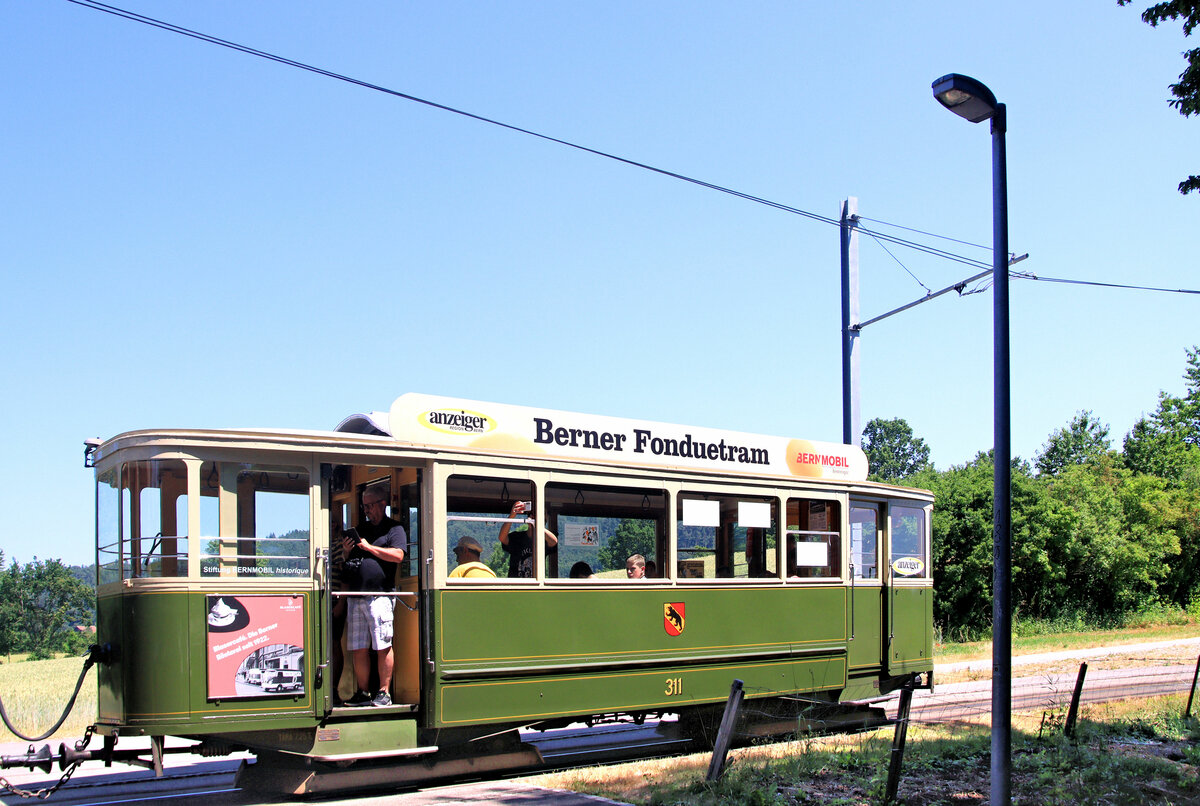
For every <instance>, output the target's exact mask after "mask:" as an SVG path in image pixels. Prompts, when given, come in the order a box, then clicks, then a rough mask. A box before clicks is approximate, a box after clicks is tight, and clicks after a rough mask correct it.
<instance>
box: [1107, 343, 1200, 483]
mask: <svg viewBox="0 0 1200 806" xmlns="http://www.w3.org/2000/svg"><path fill="white" fill-rule="evenodd" d="M1185 352H1186V355H1187V361H1186V363H1187V367H1186V368H1185V370H1184V373H1183V377H1184V382H1185V385H1186V389H1185V391H1184V394H1183V396H1182V397H1176V396H1174V395H1169V394H1167V393H1166V392H1159V395H1158V409H1157V410H1156V411H1155V412H1154V413H1153V414H1151V415H1150V416H1149V417H1143V418H1141V419H1140V420H1138V421H1137V422H1136V423H1134V424H1133V428H1131V429H1130V431H1129V433H1128V434H1126V435H1125V444H1124V459H1125V465H1126V467H1128V468H1129V469H1131V470H1133V471H1134V472H1135V473H1146V474H1150V475H1154V476H1161V477H1162V478H1165V479H1170V480H1173V481H1178V480H1180V479H1182V478H1184V477H1185V476H1186V475H1187V473H1189V472H1192V471H1194V470H1195V469H1196V468H1200V347H1192V348H1191V349H1189V350H1186V351H1185Z"/></svg>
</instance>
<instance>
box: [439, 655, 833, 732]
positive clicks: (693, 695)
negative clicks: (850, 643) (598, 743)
mask: <svg viewBox="0 0 1200 806" xmlns="http://www.w3.org/2000/svg"><path fill="white" fill-rule="evenodd" d="M735 679H739V680H742V681H743V683H744V685H745V692H746V694H747V696H749V697H771V696H778V695H780V694H788V693H793V692H813V691H827V690H831V689H841V688H842V687H843V686H844V685H845V683H846V659H845V657H843V656H838V657H835V658H814V659H808V660H794V661H779V662H757V663H738V662H735V661H731V662H729V663H721V664H711V665H703V666H660V667H658V668H656V669H654V670H653V671H640V672H613V673H598V674H555V675H553V676H539V677H533V678H526V679H518V680H486V681H479V682H473V683H460V684H449V685H443V686H441V690H440V692H439V700H438V702H439V704H440V712H439V719H438V723H439V725H464V724H472V723H488V722H513V721H525V720H532V719H553V718H558V717H564V716H570V715H581V714H594V713H613V712H616V711H654V710H667V711H671V710H676V709H679V708H686V707H689V706H695V705H704V704H709V703H715V702H723V701H725V700H726V699H727V698H728V697H729V686H730V684H731V683H732V682H733V681H734V680H735Z"/></svg>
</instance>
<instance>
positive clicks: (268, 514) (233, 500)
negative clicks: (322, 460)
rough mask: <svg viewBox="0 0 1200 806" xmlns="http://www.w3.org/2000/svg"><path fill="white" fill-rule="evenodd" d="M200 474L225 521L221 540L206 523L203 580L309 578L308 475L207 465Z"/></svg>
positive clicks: (239, 465)
mask: <svg viewBox="0 0 1200 806" xmlns="http://www.w3.org/2000/svg"><path fill="white" fill-rule="evenodd" d="M200 475H201V482H200V487H201V492H202V495H206V496H209V495H213V494H214V493H215V494H216V496H217V500H218V506H217V513H218V514H217V517H218V521H219V529H218V534H217V535H216V536H215V537H214V536H213V535H212V533H211V532H209V531H208V530H207V524H206V528H205V537H204V542H203V545H202V551H201V554H200V574H201V576H206V577H208V576H237V577H306V576H308V573H309V555H310V549H309V535H310V533H311V527H310V524H309V518H310V508H309V481H308V471H306V470H303V469H301V468H292V467H276V466H270V465H255V464H245V463H235V462H217V463H212V462H206V463H205V464H204V465H203V467H202V468H201V472H200ZM214 488H215V489H214Z"/></svg>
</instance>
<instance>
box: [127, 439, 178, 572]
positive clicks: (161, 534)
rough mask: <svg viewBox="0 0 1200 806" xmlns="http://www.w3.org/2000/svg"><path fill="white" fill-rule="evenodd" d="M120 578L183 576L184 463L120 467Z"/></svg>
mask: <svg viewBox="0 0 1200 806" xmlns="http://www.w3.org/2000/svg"><path fill="white" fill-rule="evenodd" d="M120 506H121V542H120V550H121V558H120V573H121V577H122V578H123V579H137V578H140V577H176V576H187V568H188V565H187V558H188V549H187V523H188V521H187V466H186V465H184V463H183V462H182V461H180V460H178V459H154V460H148V461H141V462H126V463H125V464H123V465H121V504H120Z"/></svg>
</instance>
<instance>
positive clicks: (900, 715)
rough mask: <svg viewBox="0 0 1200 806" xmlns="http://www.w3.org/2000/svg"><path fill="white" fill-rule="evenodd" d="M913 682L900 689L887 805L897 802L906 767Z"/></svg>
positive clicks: (884, 798) (890, 763)
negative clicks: (902, 775)
mask: <svg viewBox="0 0 1200 806" xmlns="http://www.w3.org/2000/svg"><path fill="white" fill-rule="evenodd" d="M912 696H913V681H912V680H909V681H908V682H907V683H905V684H904V688H902V689H900V707H899V708H897V709H896V732H895V734H893V735H892V752H891V756H890V759H889V761H888V779H887V792H886V793H885V794H884V796H883V802H884V803H885V804H887V803H892V802H893V801H895V800H896V790H897V789H899V788H900V771H901V770H902V769H903V767H904V745H905V743H906V742H907V741H908V712H909V710H910V708H911V707H912Z"/></svg>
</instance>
